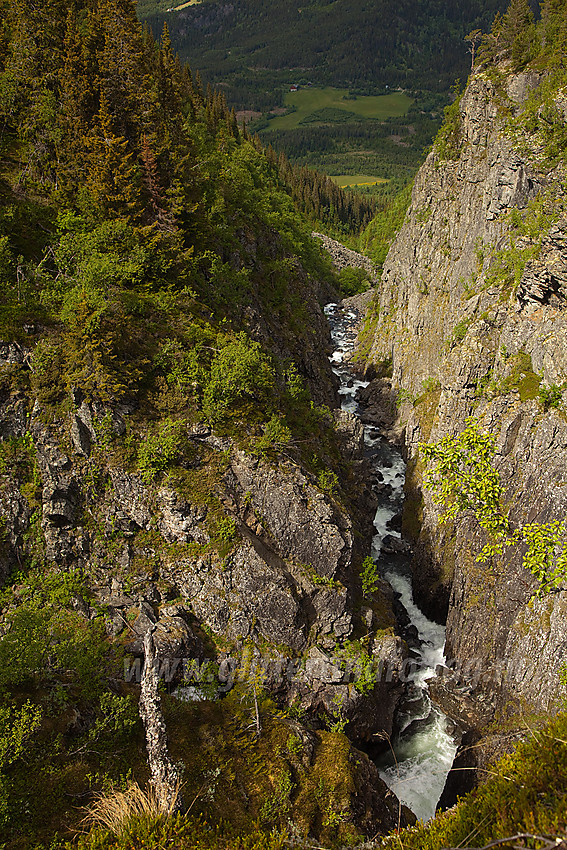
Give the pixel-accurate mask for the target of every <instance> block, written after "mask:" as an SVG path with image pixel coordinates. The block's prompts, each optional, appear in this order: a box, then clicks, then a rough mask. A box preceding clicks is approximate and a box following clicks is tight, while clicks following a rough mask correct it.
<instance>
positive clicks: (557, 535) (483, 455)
mask: <svg viewBox="0 0 567 850" xmlns="http://www.w3.org/2000/svg"><path fill="white" fill-rule="evenodd" d="M419 448H420V452H421V454H422V457H423V459H424V461H425V463H426V464H427V469H426V474H425V478H424V483H425V486H426V487H427V488H428V489H429V490H431V491H432V493H433V498H434V500H435V501H436V502H437V503H439V504H442V505H443V506H444V508H445V511H444V513H443V515H442V517H441V521H442V522H446V521H448V520H455V519H456V518H457V516H458V515H459V514H460V513H462V512H464V511H472V512H473V514H474V516H475V517H476V519H477V520H478V523H479V525H480V526H481V528H483V529H484V531H486V532H487V534H488V538H489V540H488V543H487V544H486V545H485V546H484V548H483V549H482V551H481V552H480V554H479V555H478V556H477V561H479V562H484V561H487V560H488V559H489V558H491V557H495V556H499V555H502V554H503V552H504V550H505V548H506V547H507V546H512V545H518V544H523V545H525V547H526V551H525V554H524V566H525V567H526V569H527V570H529V571H530V572H531V573H532V575H533V576H534V578H535V579H536V580H537V582H538V585H539V587H538V590H537V594H538V595H540V596H541V595H542V594H543V593H545V592H548V591H550V590H553V589H556V588H560V587H563V586H564V584H565V582H566V581H567V521H566V520H564V519H562V520H555V521H553V522H548V523H529V524H527V525H524V526H520V527H518V528H515V529H514V528H512V526H511V524H510V520H509V518H508V508H507V507H506V506H505V504H504V490H503V487H502V484H501V482H500V476H499V475H498V472H497V471H496V469H495V468H494V466H493V461H494V455H495V440H494V438H493V437H491V436H490V435H488V434H483V433H482V432H481V431H480V430H479V428H478V423H477V422H476V421H475V420H474V419H473V418H469V419H468V420H467V425H466V428H465V429H464V430H463V431H462V432H461V433H460V434H459V435H458V436H455V437H454V436H447V437H444V438H443V439H442V440H440V441H439V442H438V443H427V444H425V443H420V446H419Z"/></svg>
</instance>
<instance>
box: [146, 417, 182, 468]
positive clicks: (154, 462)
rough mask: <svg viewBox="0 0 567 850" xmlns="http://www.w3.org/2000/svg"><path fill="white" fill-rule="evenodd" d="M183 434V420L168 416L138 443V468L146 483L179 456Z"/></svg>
mask: <svg viewBox="0 0 567 850" xmlns="http://www.w3.org/2000/svg"><path fill="white" fill-rule="evenodd" d="M185 434H186V422H185V420H183V419H177V420H175V419H171V418H168V419H166V420H165V422H163V424H162V425H161V426H160V427H159V429H158V430H157V432H156V433H154V434H148V435H147V436H146V438H145V439H144V440H143V441H142V442H141V443H140V447H139V449H138V468H139V470H140V474H141V476H142V480H143V481H145V483H146V484H150V483H151V482H152V481H153V480H154V478H156V477H157V476H158V475H159V473H160V472H163V471H164V470H165V469H167V467H168V466H170V465H171V464H172V463H173V462H174V461H175V460H176V459H177V458H178V457H179V456H180V453H181V449H182V444H183V438H184V436H185Z"/></svg>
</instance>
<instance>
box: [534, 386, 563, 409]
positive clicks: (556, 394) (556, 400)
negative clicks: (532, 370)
mask: <svg viewBox="0 0 567 850" xmlns="http://www.w3.org/2000/svg"><path fill="white" fill-rule="evenodd" d="M538 398H539V402H540V404H541V406H542V407H543V409H544V411H548V410H550V409H554V410H557V409H558V408H559V407H561V402H562V399H563V391H562V389H561V387H559V386H557V384H551V386H549V387H548V386H546V385H545V384H540V387H539V393H538Z"/></svg>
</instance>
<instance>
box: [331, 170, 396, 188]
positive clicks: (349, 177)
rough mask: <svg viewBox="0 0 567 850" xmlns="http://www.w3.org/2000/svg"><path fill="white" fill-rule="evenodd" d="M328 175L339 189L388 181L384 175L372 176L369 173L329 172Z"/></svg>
mask: <svg viewBox="0 0 567 850" xmlns="http://www.w3.org/2000/svg"><path fill="white" fill-rule="evenodd" d="M329 177H330V178H331V180H332V181H333V183H336V185H337V186H340V187H341V189H345V188H346V187H347V186H374V185H376V183H388V182H389V181H388V180H386V179H385V178H384V177H372V176H370V175H369V174H340V175H334V174H329Z"/></svg>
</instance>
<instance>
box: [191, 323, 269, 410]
mask: <svg viewBox="0 0 567 850" xmlns="http://www.w3.org/2000/svg"><path fill="white" fill-rule="evenodd" d="M274 390H275V372H274V368H273V365H272V362H271V358H270V357H269V356H268V355H267V354H266V353H265V352H264V351H263V350H262V347H261V346H260V344H259V343H258V342H254V341H253V340H251V339H250V338H249V337H248V336H247V334H245V333H244V332H242V333H238V334H236V336H235V337H220V338H219V348H218V349H217V351H216V352H215V354H214V356H213V359H212V361H211V365H210V372H209V374H208V376H207V377H206V383H205V387H204V391H203V413H204V414H205V416H206V418H207V419H208V420H209V422H211V424H217V423H220V422H223V421H226V420H227V419H228V418H230V417H231V416H233V415H234V413H235V410H236V411H238V409H239V408H241V407H242V406H243V405H244V404H247V405H252V404H253V405H254V406H255V407H258V408H260V413H261V409H262V407H263V406H267V405H268V404H269V402H270V398H271V396H272V393H273V392H274Z"/></svg>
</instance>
